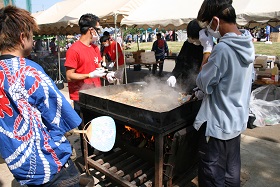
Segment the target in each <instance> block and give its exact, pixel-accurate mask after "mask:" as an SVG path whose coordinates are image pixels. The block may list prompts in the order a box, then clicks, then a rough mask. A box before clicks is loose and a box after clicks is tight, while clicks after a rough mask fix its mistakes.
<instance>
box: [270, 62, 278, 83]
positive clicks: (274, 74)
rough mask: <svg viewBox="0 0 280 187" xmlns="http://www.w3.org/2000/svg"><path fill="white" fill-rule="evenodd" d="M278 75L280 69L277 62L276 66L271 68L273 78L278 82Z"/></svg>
mask: <svg viewBox="0 0 280 187" xmlns="http://www.w3.org/2000/svg"><path fill="white" fill-rule="evenodd" d="M278 77H279V69H278V67H277V64H274V67H273V68H272V70H271V79H272V80H274V81H275V82H278Z"/></svg>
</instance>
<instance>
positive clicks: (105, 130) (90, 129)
mask: <svg viewBox="0 0 280 187" xmlns="http://www.w3.org/2000/svg"><path fill="white" fill-rule="evenodd" d="M85 128H86V129H84V130H74V132H75V133H84V134H85V135H86V136H87V139H88V143H89V144H90V145H91V146H92V147H94V148H95V149H97V150H99V151H102V152H107V151H110V150H111V149H112V148H113V146H114V144H115V139H116V125H115V121H114V120H113V118H111V117H109V116H101V117H97V118H94V119H93V120H91V121H90V122H89V123H87V124H86V125H85Z"/></svg>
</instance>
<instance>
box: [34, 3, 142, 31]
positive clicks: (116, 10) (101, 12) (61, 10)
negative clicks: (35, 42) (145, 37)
mask: <svg viewBox="0 0 280 187" xmlns="http://www.w3.org/2000/svg"><path fill="white" fill-rule="evenodd" d="M141 2H142V1H141V0H117V1H116V0H106V1H103V2H100V1H98V0H64V1H62V2H58V3H56V4H55V5H53V6H52V7H50V8H49V9H47V10H45V11H43V12H42V13H40V14H33V16H34V17H35V19H36V21H37V24H38V25H39V27H40V32H39V34H57V33H59V34H73V33H78V32H79V28H78V21H79V18H80V17H81V16H82V15H83V14H85V13H92V14H95V15H97V16H98V17H99V18H100V19H101V25H104V27H105V26H114V25H115V24H120V21H121V20H122V18H123V17H124V16H126V15H128V14H129V13H130V12H131V11H132V10H134V9H135V8H137V7H138V6H139V5H140V4H141Z"/></svg>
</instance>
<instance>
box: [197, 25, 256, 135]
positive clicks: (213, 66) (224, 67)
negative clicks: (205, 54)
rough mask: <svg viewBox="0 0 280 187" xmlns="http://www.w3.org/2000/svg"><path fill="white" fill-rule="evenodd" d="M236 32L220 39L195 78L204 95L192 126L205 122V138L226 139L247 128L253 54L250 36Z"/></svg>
mask: <svg viewBox="0 0 280 187" xmlns="http://www.w3.org/2000/svg"><path fill="white" fill-rule="evenodd" d="M240 31H241V33H242V34H241V35H236V34H235V33H227V34H225V35H224V36H223V37H222V38H221V39H220V42H219V43H218V44H217V45H216V46H215V47H214V49H213V50H212V53H211V55H210V57H209V59H208V62H207V64H205V65H204V66H203V68H202V70H201V72H200V73H199V75H198V77H197V79H196V84H197V86H198V87H199V88H200V89H201V90H202V91H203V92H204V93H205V96H204V98H203V101H202V105H201V107H200V110H199V112H198V114H197V117H196V120H195V122H194V127H195V128H196V129H197V130H198V129H199V128H200V126H201V125H202V124H203V123H204V122H207V127H206V132H205V136H211V137H215V138H218V139H221V140H229V139H232V138H235V137H237V136H238V135H239V134H240V133H241V132H243V131H244V130H245V129H246V127H247V121H248V116H249V100H250V94H251V86H252V79H253V73H254V67H253V61H254V59H255V52H254V45H253V42H252V36H251V34H250V33H249V32H248V31H247V30H240Z"/></svg>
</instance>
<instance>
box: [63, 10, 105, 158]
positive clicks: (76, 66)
mask: <svg viewBox="0 0 280 187" xmlns="http://www.w3.org/2000/svg"><path fill="white" fill-rule="evenodd" d="M79 27H80V32H81V37H80V39H79V40H78V41H76V42H75V43H73V44H72V45H71V47H70V48H69V49H68V50H67V52H66V62H65V64H64V66H65V67H66V78H67V82H68V89H69V95H70V99H71V100H73V101H74V109H75V110H76V112H77V113H78V114H80V106H79V91H80V90H81V89H89V88H93V87H100V86H101V81H100V77H103V76H105V75H106V73H105V70H104V69H102V68H99V67H101V64H100V62H101V60H102V58H101V55H100V50H99V48H98V46H97V45H95V44H93V43H96V42H97V41H98V40H99V35H98V33H97V31H96V30H97V29H98V28H99V27H100V25H99V18H98V17H97V16H95V15H93V14H84V15H82V16H81V17H80V19H79ZM84 122H85V123H87V121H84ZM79 129H80V130H81V129H83V125H80V126H79ZM80 138H81V149H82V150H84V149H83V135H82V134H81V135H80ZM82 153H83V155H84V152H82ZM92 153H93V149H89V154H92Z"/></svg>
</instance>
